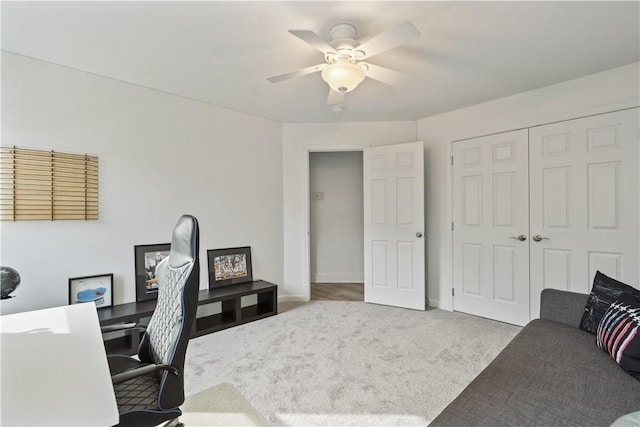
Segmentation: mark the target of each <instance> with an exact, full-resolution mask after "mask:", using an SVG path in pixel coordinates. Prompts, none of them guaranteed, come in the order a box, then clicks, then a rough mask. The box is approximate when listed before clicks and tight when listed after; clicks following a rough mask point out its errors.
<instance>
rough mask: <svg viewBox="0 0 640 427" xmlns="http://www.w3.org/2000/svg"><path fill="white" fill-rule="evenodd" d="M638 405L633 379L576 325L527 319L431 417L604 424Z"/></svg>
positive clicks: (639, 393)
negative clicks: (458, 393) (476, 374)
mask: <svg viewBox="0 0 640 427" xmlns="http://www.w3.org/2000/svg"><path fill="white" fill-rule="evenodd" d="M639 409H640V381H636V380H635V379H634V378H633V377H632V376H630V375H628V374H627V373H626V372H624V371H623V370H622V369H620V367H619V366H618V365H617V364H616V363H615V362H614V361H613V360H612V359H611V358H610V357H609V356H608V355H607V354H606V353H605V352H603V351H601V350H600V349H598V347H597V346H596V345H595V339H594V336H593V335H591V334H589V333H587V332H585V331H582V330H580V329H578V328H576V327H572V326H568V325H563V324H560V323H557V322H552V321H548V320H540V319H539V320H534V321H532V322H530V323H529V324H528V325H527V326H525V327H524V328H523V329H522V331H521V332H520V333H519V334H518V335H517V336H516V337H515V338H514V339H513V340H512V341H511V342H510V343H509V344H508V345H507V347H505V349H504V350H503V351H502V352H501V353H500V354H499V355H498V356H497V357H496V358H495V359H494V360H493V362H491V363H490V364H489V366H487V368H486V369H485V370H484V371H482V372H481V373H480V375H478V376H477V377H476V378H475V379H474V380H473V381H472V382H471V384H469V386H468V387H467V388H465V389H464V390H463V391H462V393H461V394H460V395H459V396H458V397H457V398H456V399H455V400H454V401H453V402H452V403H451V404H450V405H449V406H447V407H446V408H445V410H444V411H443V412H442V413H441V414H440V415H439V416H438V417H437V418H436V419H435V420H434V421H433V422H432V423H431V424H430V427H437V426H554V425H563V426H605V425H607V426H608V425H610V424H611V423H612V422H614V421H615V420H616V419H617V418H618V417H620V416H622V415H624V414H628V413H630V412H634V411H637V410H639Z"/></svg>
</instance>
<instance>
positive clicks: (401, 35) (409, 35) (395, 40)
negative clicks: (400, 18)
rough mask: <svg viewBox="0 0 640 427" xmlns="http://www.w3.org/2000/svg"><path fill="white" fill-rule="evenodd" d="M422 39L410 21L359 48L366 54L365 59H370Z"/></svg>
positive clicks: (379, 35)
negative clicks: (419, 38)
mask: <svg viewBox="0 0 640 427" xmlns="http://www.w3.org/2000/svg"><path fill="white" fill-rule="evenodd" d="M418 37H420V31H418V29H417V28H416V27H415V26H414V25H413V24H412V23H411V22H409V21H404V22H403V23H401V24H399V25H396V26H395V27H393V28H391V29H390V30H387V31H384V32H382V33H380V34H378V35H377V36H375V37H374V38H372V39H371V40H368V41H366V42H364V43H363V44H361V45H360V46H358V47H357V49H358V50H361V51H363V52H364V58H370V57H372V56H374V55H377V54H379V53H381V52H384V51H385V50H389V49H393V48H394V47H396V46H400V45H401V44H405V43H408V42H410V41H411V40H414V39H417V38H418Z"/></svg>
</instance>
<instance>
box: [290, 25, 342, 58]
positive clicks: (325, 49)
mask: <svg viewBox="0 0 640 427" xmlns="http://www.w3.org/2000/svg"><path fill="white" fill-rule="evenodd" d="M289 32H290V33H291V34H293V35H294V36H296V37H297V38H299V39H300V40H302V41H304V42H306V43H308V44H310V45H311V46H313V47H315V48H316V49H318V50H319V51H320V52H322V53H324V54H327V53H329V52H334V53H335V51H336V50H335V49H334V48H332V47H331V46H329V44H328V43H327V42H326V41H324V40H322V39H321V38H320V36H319V35H317V34H316V33H314V32H313V31H310V30H289Z"/></svg>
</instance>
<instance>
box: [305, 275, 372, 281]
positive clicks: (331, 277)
mask: <svg viewBox="0 0 640 427" xmlns="http://www.w3.org/2000/svg"><path fill="white" fill-rule="evenodd" d="M311 281H312V282H313V283H364V275H363V274H362V273H351V274H349V273H345V274H316V275H315V276H314V277H313V278H312V279H311Z"/></svg>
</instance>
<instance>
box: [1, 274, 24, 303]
mask: <svg viewBox="0 0 640 427" xmlns="http://www.w3.org/2000/svg"><path fill="white" fill-rule="evenodd" d="M0 284H2V292H1V293H0V297H1V298H2V299H7V298H11V297H10V296H9V294H10V293H11V292H13V291H15V290H16V289H17V288H18V286H19V285H20V274H18V272H17V271H16V270H15V269H14V268H11V267H5V266H0Z"/></svg>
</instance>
